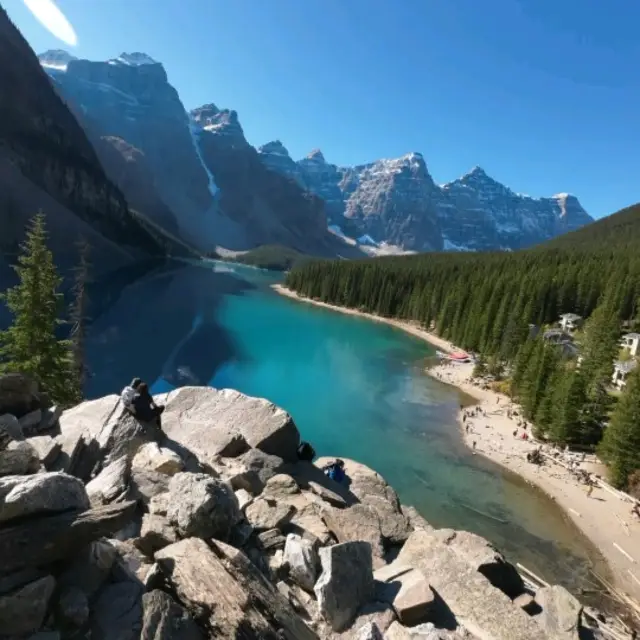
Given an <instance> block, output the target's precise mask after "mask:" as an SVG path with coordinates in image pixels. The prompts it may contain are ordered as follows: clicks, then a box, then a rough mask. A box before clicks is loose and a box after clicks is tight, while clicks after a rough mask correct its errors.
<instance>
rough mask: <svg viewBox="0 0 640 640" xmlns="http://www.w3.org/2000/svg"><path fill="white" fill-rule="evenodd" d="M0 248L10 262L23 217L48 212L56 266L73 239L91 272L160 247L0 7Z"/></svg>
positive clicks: (68, 255)
mask: <svg viewBox="0 0 640 640" xmlns="http://www.w3.org/2000/svg"><path fill="white" fill-rule="evenodd" d="M0 56H1V57H2V60H3V64H2V65H1V68H0V92H1V93H2V95H4V96H10V99H8V98H7V99H4V100H2V101H0V253H3V254H5V259H7V260H12V259H13V258H12V256H14V255H15V252H16V250H17V247H18V244H19V243H20V242H22V240H23V239H24V229H25V226H26V223H27V221H28V220H29V218H31V217H32V216H33V215H34V214H35V213H36V212H37V211H38V210H42V211H44V212H45V214H46V215H47V226H48V229H49V233H50V244H51V247H52V249H53V250H54V253H55V255H56V259H57V261H58V262H59V264H60V265H61V266H62V267H66V266H70V265H72V264H74V263H75V262H76V261H77V253H76V251H75V249H74V246H73V245H74V242H75V241H76V240H77V239H78V238H79V237H80V236H82V237H84V238H85V239H86V240H87V241H89V243H90V244H91V246H92V256H93V257H92V261H93V263H94V264H95V265H96V270H98V271H99V270H103V269H108V268H113V267H118V266H121V265H123V264H126V263H127V262H130V261H131V260H132V259H134V258H136V257H140V256H143V255H149V254H152V255H162V254H163V253H164V248H163V247H162V246H161V244H160V243H159V242H158V241H157V239H156V238H154V237H153V236H152V235H151V234H150V233H149V232H148V231H147V230H146V229H145V228H144V227H143V226H142V225H141V224H140V222H139V221H138V220H137V219H136V218H135V217H134V216H132V214H131V213H130V211H129V209H128V207H127V203H126V201H125V199H124V197H123V195H122V193H121V192H120V190H119V189H118V188H117V187H116V186H115V185H114V184H113V183H112V182H110V181H109V180H108V178H107V176H106V175H105V173H104V171H103V169H102V167H101V165H100V162H99V161H98V158H97V156H96V154H95V151H94V149H93V147H92V146H91V144H90V142H89V140H88V139H87V136H86V135H85V133H84V131H83V130H82V128H81V127H80V125H79V124H78V122H77V121H76V119H75V118H74V116H73V114H72V113H71V112H70V111H69V109H68V108H67V107H66V106H65V104H64V103H63V102H62V100H60V98H59V97H58V96H57V95H56V92H55V91H54V90H53V89H52V87H51V83H50V82H49V79H48V78H47V76H46V74H45V73H44V72H43V71H42V69H41V67H40V65H39V64H38V59H37V58H36V56H35V54H34V53H33V52H32V51H31V49H30V48H29V46H28V44H27V43H26V41H25V40H24V38H23V37H22V36H21V35H20V33H19V31H18V30H17V29H16V28H15V26H14V25H13V24H12V23H11V21H10V20H9V18H8V16H7V14H6V13H5V11H4V10H3V9H1V8H0Z"/></svg>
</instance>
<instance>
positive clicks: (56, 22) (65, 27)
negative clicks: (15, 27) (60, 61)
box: [24, 0, 78, 47]
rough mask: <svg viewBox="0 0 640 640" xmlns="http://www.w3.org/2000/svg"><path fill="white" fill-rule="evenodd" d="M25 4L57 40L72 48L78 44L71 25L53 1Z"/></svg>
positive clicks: (35, 1) (32, 0)
mask: <svg viewBox="0 0 640 640" xmlns="http://www.w3.org/2000/svg"><path fill="white" fill-rule="evenodd" d="M24 3H25V5H26V6H27V8H28V9H29V10H30V11H31V13H33V15H34V16H35V17H36V18H37V20H38V21H39V22H40V24H41V25H42V26H43V27H45V28H46V29H48V30H49V31H50V32H51V33H52V34H53V35H54V36H55V37H56V38H58V39H59V40H62V41H63V42H64V43H66V44H68V45H70V46H72V47H75V46H76V45H77V44H78V37H77V36H76V32H75V31H74V29H73V27H72V26H71V23H70V22H69V21H68V20H67V19H66V17H65V15H64V13H62V11H60V9H59V8H58V6H57V5H56V3H55V2H54V1H53V0H24Z"/></svg>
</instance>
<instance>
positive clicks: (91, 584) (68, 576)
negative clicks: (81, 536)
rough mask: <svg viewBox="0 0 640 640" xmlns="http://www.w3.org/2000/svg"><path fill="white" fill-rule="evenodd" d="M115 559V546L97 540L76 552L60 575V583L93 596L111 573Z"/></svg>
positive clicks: (64, 586)
mask: <svg viewBox="0 0 640 640" xmlns="http://www.w3.org/2000/svg"><path fill="white" fill-rule="evenodd" d="M115 560H116V549H115V547H114V546H113V545H112V544H110V543H109V542H107V541H106V540H96V541H95V542H92V543H91V544H89V545H86V546H85V547H83V548H81V549H80V551H79V552H77V553H76V554H75V557H74V559H73V561H72V562H71V564H69V565H68V566H67V567H66V569H65V570H64V571H63V572H62V574H60V576H59V577H58V585H59V587H60V588H62V589H79V590H81V591H82V592H83V593H84V594H85V595H86V596H87V597H88V598H92V597H93V596H94V595H95V594H96V593H97V592H98V590H99V589H100V587H102V585H103V584H104V583H105V582H106V580H107V578H108V577H109V575H110V574H111V568H112V567H113V564H114V562H115Z"/></svg>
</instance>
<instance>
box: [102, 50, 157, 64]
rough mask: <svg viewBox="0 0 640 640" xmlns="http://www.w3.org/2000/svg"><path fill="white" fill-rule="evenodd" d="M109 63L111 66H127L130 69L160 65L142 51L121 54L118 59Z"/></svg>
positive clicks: (113, 59)
mask: <svg viewBox="0 0 640 640" xmlns="http://www.w3.org/2000/svg"><path fill="white" fill-rule="evenodd" d="M107 62H109V64H126V65H127V66H129V67H140V66H142V65H144V64H159V63H158V61H157V60H154V59H153V58H152V57H151V56H149V55H147V54H146V53H141V52H140V51H134V52H133V53H121V54H120V55H119V56H118V57H117V58H112V59H111V60H108V61H107Z"/></svg>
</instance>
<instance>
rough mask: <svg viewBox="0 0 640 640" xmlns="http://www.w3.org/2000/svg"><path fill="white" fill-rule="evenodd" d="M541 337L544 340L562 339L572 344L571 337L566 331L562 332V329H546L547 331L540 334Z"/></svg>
mask: <svg viewBox="0 0 640 640" xmlns="http://www.w3.org/2000/svg"><path fill="white" fill-rule="evenodd" d="M542 337H543V338H544V339H545V340H549V339H551V338H562V339H563V340H566V341H567V342H573V336H571V335H570V334H568V333H567V332H566V331H563V330H562V329H547V331H545V332H544V333H543V334H542Z"/></svg>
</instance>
